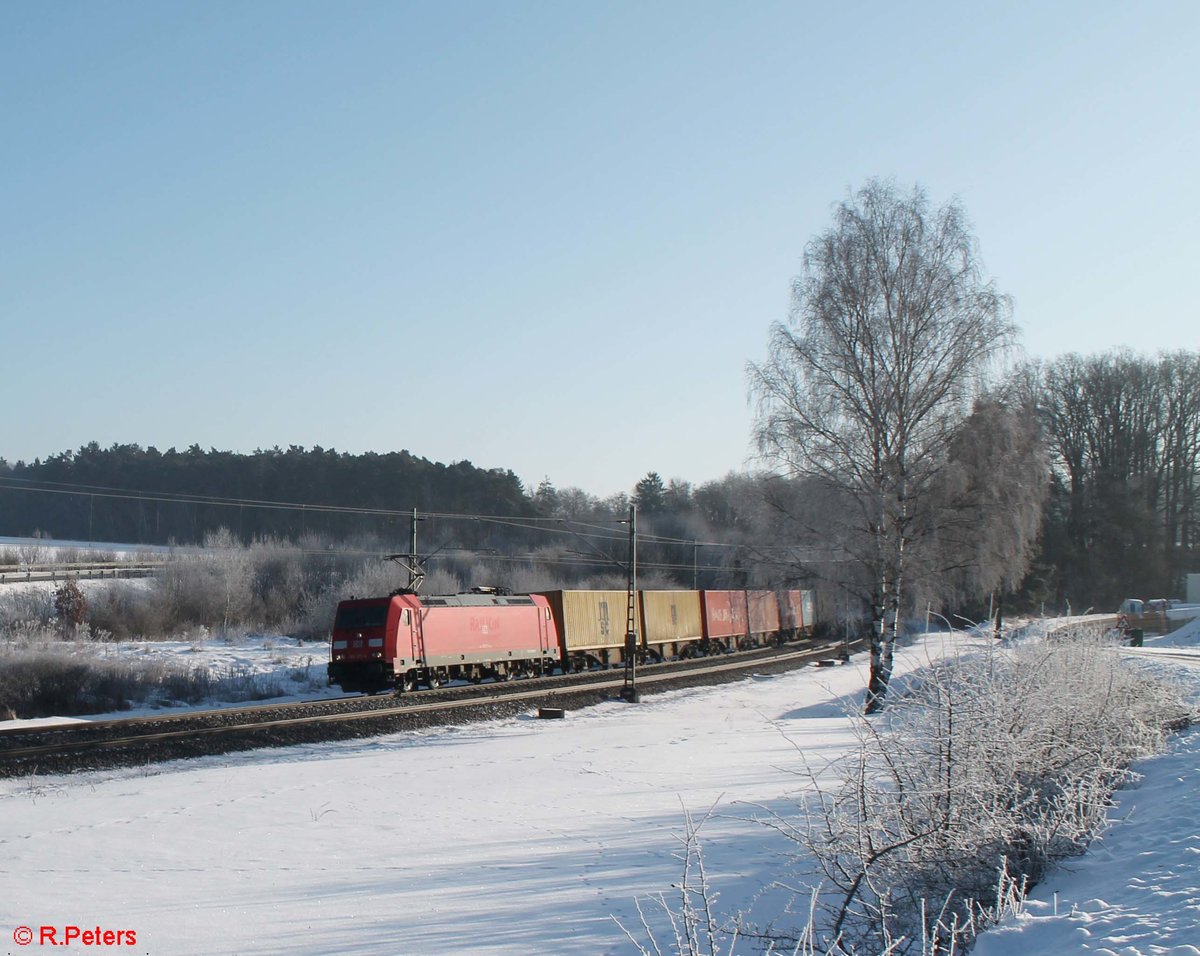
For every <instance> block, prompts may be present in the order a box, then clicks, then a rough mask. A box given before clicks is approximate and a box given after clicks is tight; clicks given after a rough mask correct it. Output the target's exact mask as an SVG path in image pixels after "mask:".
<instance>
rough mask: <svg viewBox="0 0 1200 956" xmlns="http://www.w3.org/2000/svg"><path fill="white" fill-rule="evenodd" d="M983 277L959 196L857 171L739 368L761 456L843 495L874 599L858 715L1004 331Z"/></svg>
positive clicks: (887, 653) (886, 658)
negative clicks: (763, 353)
mask: <svg viewBox="0 0 1200 956" xmlns="http://www.w3.org/2000/svg"><path fill="white" fill-rule="evenodd" d="M1010 312H1011V307H1010V304H1009V301H1008V299H1007V298H1006V297H1005V296H1003V295H1001V294H1000V293H998V292H997V291H996V289H995V286H994V284H993V283H992V282H990V281H986V280H985V279H984V278H983V275H982V267H981V264H980V261H979V256H978V252H977V243H976V241H975V238H974V236H973V235H972V234H971V230H970V227H969V224H968V223H967V220H966V216H965V213H964V211H963V208H962V206H961V205H960V204H959V203H958V202H957V201H953V202H950V203H948V204H947V205H945V206H942V207H941V208H940V209H937V210H931V209H930V208H929V202H928V200H927V199H926V196H925V193H924V192H923V191H922V190H921V189H920V188H919V187H917V188H914V189H913V191H912V192H911V193H909V194H908V195H902V194H900V193H899V192H898V191H897V188H896V186H895V185H893V184H891V183H888V182H881V181H878V180H872V181H871V182H869V183H867V185H866V186H865V187H864V188H863V189H861V190H860V191H859V192H858V194H857V195H855V196H852V197H850V198H848V199H846V200H845V201H843V202H842V203H840V204H839V205H838V206H837V207H836V209H835V211H834V225H833V226H832V227H831V228H830V229H828V230H827V231H826V232H824V233H822V234H821V235H819V236H817V237H816V238H815V239H813V240H812V241H811V242H810V243H809V245H808V247H807V249H806V250H805V254H804V263H803V271H802V274H801V275H800V276H799V277H798V278H797V279H795V280H794V282H793V286H792V314H791V319H790V321H789V322H788V323H786V324H784V323H780V324H777V325H775V326H774V327H773V328H772V330H771V337H770V357H769V358H768V360H767V361H766V362H765V363H763V364H762V365H756V364H752V365H751V366H750V367H749V374H750V382H751V391H752V393H753V394H754V396H755V397H756V398H757V401H758V418H757V423H756V438H757V441H758V446H759V449H760V452H761V453H762V454H763V455H764V456H765V458H766V459H767V460H768V461H770V462H771V463H773V464H774V465H776V466H777V467H782V468H783V469H785V470H786V471H787V472H788V473H790V474H793V475H809V476H813V477H816V478H819V479H820V480H822V481H824V482H827V483H829V484H830V485H832V486H834V487H836V488H838V489H840V490H841V491H842V492H843V493H844V494H845V495H847V496H848V497H849V498H850V499H851V500H852V501H853V503H854V508H855V510H856V517H855V520H854V530H855V532H856V539H857V540H854V541H848V542H847V547H848V548H849V550H850V551H851V552H852V553H854V554H855V556H856V557H857V559H858V561H859V563H860V564H861V565H862V568H863V569H864V570H865V572H866V574H865V577H866V578H867V579H868V580H869V581H870V582H871V585H870V587H871V593H868V594H862V595H860V597H862V598H863V599H864V600H865V601H866V602H868V603H869V604H870V606H871V607H872V609H873V614H872V617H873V620H874V621H875V622H876V626H875V627H874V628H873V629H872V642H871V678H870V686H869V687H868V691H867V708H868V712H870V711H873V710H875V709H876V708H878V706H879V705H880V703H881V702H882V699H883V696H884V694H885V693H886V690H887V683H888V679H889V677H890V674H891V659H892V645H893V642H894V640H895V635H896V622H897V618H898V615H899V611H900V607H901V599H902V595H903V586H904V574H905V567H906V556H907V555H906V552H907V551H908V548H909V546H910V544H911V541H912V538H913V533H914V528H915V526H916V523H917V522H918V520H919V517H920V516H919V509H920V507H921V504H922V502H923V500H924V499H925V498H926V496H927V495H928V492H929V489H930V486H931V483H932V482H933V480H934V478H935V476H936V474H937V472H938V469H939V468H940V467H941V466H942V464H943V463H944V461H945V458H946V452H947V449H948V447H949V444H950V442H951V440H952V438H953V436H954V434H955V427H956V426H957V425H958V423H959V422H960V421H961V420H962V419H963V418H964V417H965V415H966V413H967V411H968V409H969V407H970V400H971V398H972V396H973V394H975V393H976V392H977V391H978V388H979V386H980V385H981V384H982V376H983V375H984V373H985V372H986V370H987V368H988V366H989V364H990V362H991V360H992V358H993V357H994V356H995V355H996V354H997V353H998V352H999V351H1000V350H1001V349H1003V347H1004V346H1005V345H1006V344H1007V343H1008V342H1009V340H1010V339H1011V337H1012V336H1013V335H1014V334H1015V327H1014V326H1013V325H1012V323H1011V320H1010Z"/></svg>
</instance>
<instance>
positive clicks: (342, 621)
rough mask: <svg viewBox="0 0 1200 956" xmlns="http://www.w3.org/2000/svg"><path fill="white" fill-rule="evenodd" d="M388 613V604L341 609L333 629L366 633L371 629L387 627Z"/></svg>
mask: <svg viewBox="0 0 1200 956" xmlns="http://www.w3.org/2000/svg"><path fill="white" fill-rule="evenodd" d="M387 612H388V609H387V605H386V604H376V605H370V606H368V607H343V608H339V609H338V612H337V618H336V619H335V620H334V622H333V627H334V630H338V631H364V630H366V629H367V628H369V627H385V626H386V625H387Z"/></svg>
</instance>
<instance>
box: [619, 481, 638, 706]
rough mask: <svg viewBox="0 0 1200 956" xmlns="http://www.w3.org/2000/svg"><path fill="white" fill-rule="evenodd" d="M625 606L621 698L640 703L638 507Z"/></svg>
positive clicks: (632, 520) (632, 517) (633, 513)
mask: <svg viewBox="0 0 1200 956" xmlns="http://www.w3.org/2000/svg"><path fill="white" fill-rule="evenodd" d="M627 581H628V590H627V592H626V604H625V609H626V610H625V684H624V686H623V687H622V688H621V698H622V699H623V700H627V701H628V702H629V703H631V704H636V703H637V702H638V690H637V654H638V637H637V505H634V504H631V505H630V506H629V576H628V579H627Z"/></svg>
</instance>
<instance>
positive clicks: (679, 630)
mask: <svg viewBox="0 0 1200 956" xmlns="http://www.w3.org/2000/svg"><path fill="white" fill-rule="evenodd" d="M642 634H644V635H645V641H646V643H647V644H651V645H654V644H667V643H676V642H679V643H686V642H688V641H698V640H700V638H701V637H703V636H704V632H703V630H702V627H701V619H700V592H699V591H643V592H642ZM640 636H641V635H639V637H640ZM672 653H676V652H675V651H674V650H672Z"/></svg>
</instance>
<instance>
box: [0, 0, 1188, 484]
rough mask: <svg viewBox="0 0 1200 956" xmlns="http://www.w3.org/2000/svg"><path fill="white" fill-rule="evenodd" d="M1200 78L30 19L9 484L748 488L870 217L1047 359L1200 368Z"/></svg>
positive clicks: (710, 48)
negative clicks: (399, 473) (166, 475)
mask: <svg viewBox="0 0 1200 956" xmlns="http://www.w3.org/2000/svg"><path fill="white" fill-rule="evenodd" d="M1197 50H1200V4H1197V3H1195V2H1193V0H1180V2H1148V3H1143V4H1137V5H1134V4H1125V3H1107V2H1055V3H1044V2H1039V3H1021V2H1005V3H972V4H967V3H961V2H954V3H920V2H915V3H912V4H896V3H845V4H831V3H820V4H810V3H776V2H755V3H748V4H733V3H720V4H718V3H706V2H689V3H675V2H655V3H647V2H640V3H626V2H610V3H583V2H566V0H562V2H536V3H534V2H515V0H513V2H505V3H500V2H493V3H475V2H451V3H442V2H436V3H435V2H428V3H400V2H391V3H368V2H347V3H332V2H327V3H305V2H295V0H292V2H279V3H276V2H245V0H240V2H208V3H169V2H168V3H160V2H102V0H93V2H87V3H83V2H56V3H43V2H40V0H38V2H21V0H11V2H8V3H5V4H3V5H0V80H2V82H0V124H2V126H0V128H2V129H3V136H0V173H2V175H0V222H2V223H3V226H2V227H0V317H2V321H3V345H4V349H3V351H4V363H3V373H2V374H0V399H2V400H3V404H4V408H5V410H6V414H5V416H4V422H3V425H0V457H3V458H6V459H7V460H8V461H10V462H13V461H17V460H27V461H28V460H32V459H34V458H36V457H45V456H47V455H51V454H55V453H57V452H60V451H64V450H68V449H74V448H77V447H79V446H80V445H82V444H85V443H87V442H89V441H93V440H94V441H98V442H100V444H101V445H106V446H107V445H109V444H112V443H113V442H135V443H138V444H141V445H156V446H158V447H159V448H160V449H166V448H168V447H170V446H176V447H180V448H182V447H186V446H188V445H190V444H192V443H198V444H199V445H201V446H202V447H209V446H212V447H216V448H220V449H233V450H237V451H251V450H253V449H254V448H256V447H271V446H273V445H282V446H287V445H289V444H298V445H306V446H312V445H321V446H324V447H326V448H328V447H334V448H337V449H339V450H343V451H351V452H361V451H367V450H375V451H391V450H398V449H400V448H407V449H408V450H410V451H412V452H413V453H414V454H418V455H423V456H426V457H428V458H432V459H435V460H439V461H455V460H461V459H469V460H471V461H472V462H474V463H475V464H476V465H480V466H483V467H503V468H511V469H513V470H514V471H515V472H516V473H517V474H518V475H519V476H521V478H522V479H524V480H525V481H526V482H528V483H530V484H536V483H537V482H538V481H540V480H541V479H542V478H543V477H549V478H550V480H551V481H553V482H554V483H555V484H557V485H559V486H568V485H577V486H579V487H582V488H584V489H586V490H588V491H590V492H592V493H595V494H600V495H607V494H611V493H613V492H616V491H620V490H628V489H629V488H630V487H631V486H632V485H633V484H634V482H636V481H637V479H638V478H639V477H641V476H642V475H644V474H645V473H646V472H647V471H649V470H652V469H653V470H656V471H658V472H660V473H661V474H662V475H664V477H679V478H683V479H686V480H690V481H693V482H696V483H699V482H702V481H705V480H708V479H712V478H715V477H719V476H720V475H722V474H724V473H725V472H727V471H729V470H731V469H737V468H742V467H745V465H746V463H747V456H748V454H749V453H750V450H751V449H750V444H749V434H750V426H751V421H752V410H751V408H750V406H749V405H748V403H747V398H746V380H745V364H746V362H747V361H751V360H759V359H761V358H763V357H764V355H765V347H766V339H767V330H768V327H769V326H770V324H771V323H772V322H774V321H776V320H780V319H783V318H785V317H786V314H787V309H788V290H789V283H790V280H791V278H792V277H793V276H794V275H796V273H797V272H798V270H799V265H800V257H801V255H802V253H803V250H804V246H805V244H806V243H807V242H808V241H809V239H810V238H812V237H813V236H814V235H815V234H817V233H818V232H820V231H822V230H823V229H825V228H826V227H827V226H828V225H829V223H830V210H831V206H832V204H833V203H835V202H837V201H838V200H840V199H842V198H844V197H845V195H846V193H847V191H848V190H850V189H854V188H857V187H858V186H860V185H862V183H863V182H864V181H865V180H866V179H868V178H869V177H872V176H881V177H893V178H895V179H896V180H897V181H898V182H899V183H901V184H902V185H906V186H907V185H911V184H912V183H917V182H919V183H920V184H922V185H923V186H924V187H925V189H926V190H927V191H928V193H929V196H930V198H931V200H932V201H933V202H934V203H935V204H940V203H942V202H944V201H946V200H947V199H949V198H951V197H952V196H958V197H959V198H960V199H961V200H962V202H963V204H964V205H965V207H966V209H967V212H968V214H969V215H970V217H971V219H972V221H973V222H974V225H975V231H976V234H977V236H978V238H979V241H980V245H981V251H982V255H983V259H984V262H985V265H986V268H987V271H988V273H989V274H990V275H991V276H993V277H994V278H995V280H996V282H997V284H998V286H999V287H1000V288H1001V289H1002V290H1004V291H1006V292H1008V293H1010V294H1011V295H1012V296H1013V298H1014V300H1015V318H1016V320H1017V322H1018V323H1019V324H1020V325H1021V326H1022V328H1023V344H1024V347H1025V349H1026V350H1027V351H1028V352H1029V353H1031V354H1033V355H1037V356H1046V357H1052V356H1055V355H1058V354H1060V353H1062V352H1066V351H1072V350H1074V351H1080V352H1085V353H1088V352H1094V351H1099V350H1103V349H1107V348H1111V347H1116V346H1121V345H1124V346H1130V347H1132V348H1135V349H1138V350H1142V351H1146V352H1150V353H1153V352H1156V351H1158V350H1160V349H1164V348H1180V347H1182V348H1192V349H1195V348H1198V347H1200V321H1198V320H1200V315H1198V307H1197V304H1196V303H1197V297H1196V295H1195V294H1194V291H1193V289H1192V280H1194V278H1195V276H1196V275H1197V270H1198V265H1197V264H1198V263H1200V231H1198V228H1197V224H1198V223H1200V176H1198V174H1197V169H1200V159H1198V154H1200V134H1198V132H1197V131H1198V128H1200V116H1198V115H1197V114H1198V102H1200V96H1198V93H1197V91H1198V90H1200V66H1198V65H1197V64H1198V63H1200V57H1198V56H1197ZM398 506H401V507H405V506H407V505H406V503H404V502H398Z"/></svg>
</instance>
